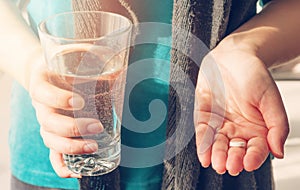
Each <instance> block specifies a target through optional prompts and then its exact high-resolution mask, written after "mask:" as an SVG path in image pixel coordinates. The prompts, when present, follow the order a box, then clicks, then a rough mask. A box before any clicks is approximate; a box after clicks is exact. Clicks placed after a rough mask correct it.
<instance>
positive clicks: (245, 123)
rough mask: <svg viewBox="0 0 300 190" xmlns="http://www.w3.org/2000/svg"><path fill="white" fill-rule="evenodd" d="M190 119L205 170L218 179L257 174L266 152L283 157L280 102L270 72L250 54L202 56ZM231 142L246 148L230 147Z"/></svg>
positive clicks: (285, 126)
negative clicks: (193, 107)
mask: <svg viewBox="0 0 300 190" xmlns="http://www.w3.org/2000/svg"><path fill="white" fill-rule="evenodd" d="M218 73H219V75H218ZM218 76H219V77H218ZM194 116H195V130H196V144H197V153H198V158H199V160H200V162H201V164H202V166H203V167H208V166H209V165H210V164H212V167H213V168H214V169H215V170H216V172H217V173H219V174H223V173H225V172H226V171H228V172H229V174H231V175H238V174H239V173H240V172H241V171H242V170H243V169H245V170H247V171H253V170H256V169H258V168H259V167H260V166H261V165H262V164H263V162H264V161H265V160H266V158H267V157H268V155H269V153H270V152H271V153H272V154H273V155H274V156H275V157H277V158H283V156H284V151H283V146H284V142H285V140H286V138H287V135H288V132H289V127H288V120H287V116H286V112H285V109H284V106H283V102H282V100H281V97H280V94H279V91H278V89H277V87H276V84H275V82H274V80H273V79H272V77H271V76H270V74H269V72H268V70H267V69H266V67H265V66H264V64H263V63H262V61H261V60H260V59H258V58H257V57H256V56H254V55H253V54H252V53H250V52H247V51H245V50H241V49H234V50H232V49H231V48H229V47H227V49H226V48H218V47H217V48H216V49H215V50H213V51H212V52H211V53H210V54H209V55H207V56H206V58H205V59H204V61H203V63H202V65H201V69H200V72H199V77H198V82H197V87H196V100H195V111H194ZM231 141H238V142H244V143H245V147H230V146H229V143H230V142H231Z"/></svg>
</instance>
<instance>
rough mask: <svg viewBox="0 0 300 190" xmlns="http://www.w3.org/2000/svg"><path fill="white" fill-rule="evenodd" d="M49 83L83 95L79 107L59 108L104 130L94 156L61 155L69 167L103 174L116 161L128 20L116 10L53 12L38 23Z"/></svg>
mask: <svg viewBox="0 0 300 190" xmlns="http://www.w3.org/2000/svg"><path fill="white" fill-rule="evenodd" d="M38 29H39V36H40V40H41V44H42V47H43V49H44V54H45V58H46V62H47V66H48V73H49V75H48V76H49V81H50V82H51V83H52V84H54V85H55V86H57V87H59V88H62V89H66V90H69V91H72V92H74V93H76V94H79V95H81V96H82V97H83V98H84V100H85V106H84V108H82V109H81V110H76V111H75V110H72V111H70V110H57V111H58V112H59V113H61V114H64V115H67V116H70V117H74V118H93V119H98V120H99V121H100V122H101V124H102V125H103V128H104V130H103V132H101V133H99V134H94V135H84V134H83V135H81V136H78V137H73V138H81V139H94V140H96V141H97V143H98V147H99V149H98V151H97V152H95V153H93V154H81V155H69V154H68V155H64V156H63V157H64V160H65V163H66V164H67V166H68V167H69V169H70V170H71V171H73V172H75V173H78V174H81V175H83V176H95V175H103V174H106V173H108V172H110V171H112V170H114V169H115V168H117V167H118V165H119V163H120V143H121V142H120V128H121V120H122V108H123V101H124V90H125V81H126V71H127V65H128V54H129V46H130V40H131V30H132V23H131V21H130V20H129V19H127V18H126V17H123V16H121V15H118V14H114V13H109V12H101V11H88V12H87V11H85V12H67V13H61V14H57V15H53V16H51V17H50V18H47V19H46V20H44V21H43V22H41V23H40V24H39V27H38Z"/></svg>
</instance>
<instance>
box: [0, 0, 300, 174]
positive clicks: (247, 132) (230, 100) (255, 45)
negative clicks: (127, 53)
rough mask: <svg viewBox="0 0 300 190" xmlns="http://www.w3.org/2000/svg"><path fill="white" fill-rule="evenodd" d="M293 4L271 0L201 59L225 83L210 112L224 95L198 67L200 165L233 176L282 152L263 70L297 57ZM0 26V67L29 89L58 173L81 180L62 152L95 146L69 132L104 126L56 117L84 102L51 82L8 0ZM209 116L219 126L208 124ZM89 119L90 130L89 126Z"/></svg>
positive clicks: (277, 105) (299, 29) (280, 114)
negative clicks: (231, 144) (211, 65)
mask: <svg viewBox="0 0 300 190" xmlns="http://www.w3.org/2000/svg"><path fill="white" fill-rule="evenodd" d="M8 5H9V6H8ZM298 7H300V1H297V0H287V1H279V0H278V1H274V2H273V3H271V4H270V5H269V6H268V7H267V8H266V9H264V10H263V11H262V13H261V14H260V15H257V16H255V17H254V18H253V19H251V20H250V21H249V22H247V23H245V24H244V25H242V26H241V27H240V28H239V29H237V30H236V31H235V32H233V33H232V34H231V35H229V36H228V37H226V38H225V39H224V40H222V42H221V43H220V44H219V45H218V46H217V47H216V48H215V49H214V50H212V52H211V53H210V55H209V56H208V57H207V59H205V62H210V61H211V58H210V57H212V58H213V60H214V62H215V63H216V65H217V66H218V71H219V72H220V73H221V76H222V83H223V84H224V87H225V94H224V97H225V98H224V102H223V103H225V104H220V105H217V108H218V109H217V110H212V108H211V102H213V101H215V100H218V99H222V98H223V97H218V96H220V95H219V94H218V93H214V88H217V86H215V87H214V88H211V87H210V86H209V83H208V81H209V80H208V79H206V78H205V77H206V76H205V73H203V72H199V80H198V83H197V88H196V100H195V102H196V104H195V131H196V143H197V151H198V158H199V161H200V162H201V164H202V165H203V166H204V167H208V166H209V165H210V164H211V165H212V167H213V168H214V169H215V170H216V172H218V173H220V174H222V173H224V172H226V171H228V172H229V173H230V174H231V175H238V174H239V172H241V171H242V170H243V169H245V170H247V171H253V170H255V169H257V168H259V167H260V166H261V164H262V163H263V162H264V161H265V159H266V158H267V156H268V154H269V153H270V152H271V153H273V154H274V156H275V157H277V158H283V157H284V151H283V147H284V142H285V140H286V138H287V135H288V132H289V127H288V121H287V117H286V113H285V110H284V106H283V103H282V100H281V97H280V94H279V92H278V89H277V87H276V85H275V83H274V81H273V79H272V77H271V76H270V74H269V72H268V70H267V68H268V67H270V66H272V65H273V64H274V63H276V61H277V60H280V61H283V60H287V59H290V58H292V57H295V56H296V55H299V54H300V50H299V47H300V46H299V45H298V44H300V43H299V42H300V40H299V38H297V36H298V34H299V33H300V23H299V20H298V18H299V14H300V12H299V11H298ZM287 10H288V11H287ZM286 18H288V19H286ZM0 23H1V25H3V26H5V27H1V35H0V41H1V42H3V43H4V44H5V45H2V46H1V47H0V49H1V51H0V53H1V56H0V69H1V70H2V71H4V72H6V73H8V74H10V75H11V76H12V77H13V78H14V79H16V80H17V81H18V82H19V83H20V84H22V85H23V86H24V88H25V89H27V90H28V91H29V93H30V95H31V98H32V103H33V106H34V107H35V109H36V112H37V119H38V121H39V123H40V125H41V136H42V138H43V140H44V143H45V145H46V146H47V147H48V148H49V149H50V161H51V163H52V165H53V168H54V170H55V172H56V173H57V174H58V175H59V176H61V177H80V176H79V175H76V174H74V173H72V172H70V171H69V170H68V169H67V167H66V166H65V165H64V163H63V160H62V154H63V153H72V154H82V153H92V152H94V151H95V150H96V149H97V144H96V143H95V142H94V141H92V140H90V141H80V140H75V139H71V138H70V137H72V136H77V135H78V133H79V132H83V133H86V134H92V133H99V132H101V131H102V125H101V124H100V123H99V122H97V121H95V120H79V121H78V120H75V119H73V118H70V117H66V116H63V115H60V114H58V113H57V112H56V109H57V108H60V109H65V110H72V109H81V108H82V107H83V106H84V101H83V99H82V98H81V97H80V96H79V95H78V96H73V93H72V92H69V91H65V90H63V89H59V88H57V87H54V86H53V85H51V84H50V83H49V81H48V78H47V75H46V65H45V61H44V59H43V54H42V50H41V46H40V43H39V41H38V39H37V38H36V37H35V35H34V34H33V33H32V31H31V30H30V29H29V27H28V26H27V24H26V23H25V22H24V21H23V20H22V18H21V16H20V15H19V14H18V11H17V9H16V8H15V7H13V6H12V5H10V4H9V3H8V2H6V1H0ZM20 31H22V32H20ZM12 37H13V38H12ZM7 39H10V40H7ZM12 39H14V40H12ZM24 47H26V48H24ZM12 49H13V50H14V52H15V53H14V54H13V55H12V53H11V50H12ZM270 49H271V50H272V51H270ZM15 54H18V56H14V55H15ZM8 63H9V64H8ZM258 84H259V85H258ZM211 89H213V90H212V91H211ZM211 116H213V117H214V118H215V121H220V123H221V124H220V125H217V126H210V123H209V118H210V117H211ZM90 124H94V125H93V126H94V127H89V126H91V125H90ZM57 126H60V127H57ZM95 126H96V127H95ZM216 129H217V130H216ZM231 140H233V141H245V142H246V147H245V148H237V147H234V148H233V147H232V148H229V147H228V144H229V141H231Z"/></svg>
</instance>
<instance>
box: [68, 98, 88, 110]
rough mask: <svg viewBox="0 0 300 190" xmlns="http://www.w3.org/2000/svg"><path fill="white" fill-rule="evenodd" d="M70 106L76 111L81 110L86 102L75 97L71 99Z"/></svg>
mask: <svg viewBox="0 0 300 190" xmlns="http://www.w3.org/2000/svg"><path fill="white" fill-rule="evenodd" d="M69 105H70V106H71V107H72V108H75V109H81V108H83V106H84V100H83V99H82V98H81V97H79V96H73V97H72V98H70V99H69Z"/></svg>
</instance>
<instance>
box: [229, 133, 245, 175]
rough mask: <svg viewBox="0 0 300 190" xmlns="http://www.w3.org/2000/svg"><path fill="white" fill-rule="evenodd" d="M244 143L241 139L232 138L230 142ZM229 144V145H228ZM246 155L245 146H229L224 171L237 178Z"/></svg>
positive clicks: (242, 167)
mask: <svg viewBox="0 0 300 190" xmlns="http://www.w3.org/2000/svg"><path fill="white" fill-rule="evenodd" d="M232 142H233V143H234V142H237V143H245V144H246V141H245V140H244V139H241V138H234V139H231V140H230V143H232ZM230 143H229V144H230ZM245 154H246V146H241V147H240V146H229V150H228V158H227V161H226V169H227V170H228V173H229V174H230V175H232V176H237V175H238V174H239V173H240V172H241V171H242V170H243V169H244V165H243V160H244V156H245Z"/></svg>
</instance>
